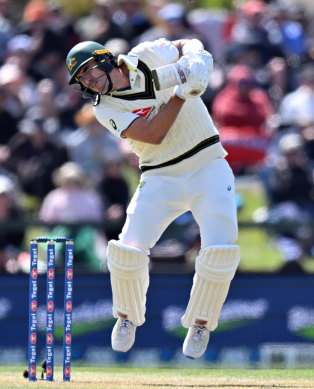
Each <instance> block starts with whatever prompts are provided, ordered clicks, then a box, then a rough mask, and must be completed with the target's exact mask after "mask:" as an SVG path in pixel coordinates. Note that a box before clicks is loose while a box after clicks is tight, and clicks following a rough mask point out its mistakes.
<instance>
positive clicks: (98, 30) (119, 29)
mask: <svg viewBox="0 0 314 389" xmlns="http://www.w3.org/2000/svg"><path fill="white" fill-rule="evenodd" d="M116 9H117V3H116V2H114V1H113V0H94V5H93V9H92V11H91V13H90V14H89V15H88V16H83V17H81V18H79V19H78V20H77V21H76V23H75V29H76V30H77V31H78V33H79V34H80V36H81V40H91V41H95V42H99V43H101V44H104V42H106V41H107V40H109V39H113V38H127V32H126V31H125V30H124V28H123V26H122V25H120V24H119V23H118V22H116V21H115V20H114V19H113V14H114V12H115V10H116Z"/></svg>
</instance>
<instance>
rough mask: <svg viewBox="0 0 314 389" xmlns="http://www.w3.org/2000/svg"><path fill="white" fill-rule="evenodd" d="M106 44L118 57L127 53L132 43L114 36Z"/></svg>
mask: <svg viewBox="0 0 314 389" xmlns="http://www.w3.org/2000/svg"><path fill="white" fill-rule="evenodd" d="M104 46H105V47H106V49H108V50H110V51H111V52H112V54H113V55H114V56H115V57H116V58H118V56H119V55H120V54H127V53H128V52H129V50H130V45H129V43H128V41H127V40H126V39H123V38H113V39H109V40H108V41H107V42H105V44H104Z"/></svg>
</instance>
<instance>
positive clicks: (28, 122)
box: [6, 118, 68, 201]
mask: <svg viewBox="0 0 314 389" xmlns="http://www.w3.org/2000/svg"><path fill="white" fill-rule="evenodd" d="M8 149H9V156H8V159H7V161H6V166H7V167H8V169H9V170H10V171H11V172H13V173H15V174H16V176H17V178H18V180H19V182H20V186H21V190H22V192H24V193H25V194H27V195H29V196H34V197H36V198H37V199H38V201H40V200H41V199H43V197H44V196H45V195H46V194H47V193H48V192H49V191H50V190H51V189H53V187H54V186H53V182H52V177H51V175H52V171H53V170H54V169H55V168H57V167H58V166H60V165H61V164H63V163H64V162H65V161H67V160H68V156H67V152H66V149H65V147H64V145H62V144H60V143H59V142H58V141H57V140H56V139H54V138H53V137H52V136H51V135H49V134H48V133H47V131H46V128H45V123H44V121H43V120H42V119H40V118H39V119H24V120H23V121H22V122H21V123H20V131H19V132H18V133H17V134H16V135H14V136H13V137H12V138H11V140H10V142H9V143H8Z"/></svg>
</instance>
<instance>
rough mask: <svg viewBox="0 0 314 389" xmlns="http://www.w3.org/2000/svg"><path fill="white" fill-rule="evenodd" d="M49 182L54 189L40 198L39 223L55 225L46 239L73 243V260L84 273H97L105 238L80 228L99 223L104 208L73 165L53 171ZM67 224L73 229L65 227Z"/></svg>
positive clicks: (97, 231)
mask: <svg viewBox="0 0 314 389" xmlns="http://www.w3.org/2000/svg"><path fill="white" fill-rule="evenodd" d="M53 180H54V184H55V186H56V189H54V190H52V191H51V192H49V193H48V194H47V196H46V197H45V198H44V200H43V203H42V206H41V208H40V211H39V219H40V220H41V221H43V222H45V223H48V224H49V223H53V224H57V225H58V226H57V227H55V228H53V229H52V230H51V231H50V232H49V234H50V235H52V236H57V235H59V236H60V234H61V236H69V237H71V238H73V239H74V241H75V248H74V253H75V258H76V261H77V262H78V263H79V264H80V265H82V266H85V267H86V269H88V270H97V271H99V270H101V269H102V267H103V262H104V260H105V247H106V241H105V237H104V236H103V234H102V231H101V229H100V228H97V227H93V226H88V225H87V226H86V225H85V226H84V224H88V223H101V222H103V220H104V206H103V203H102V201H101V198H100V196H99V195H98V194H97V193H96V192H95V191H94V189H93V188H92V187H90V184H89V182H88V175H87V174H85V173H84V171H83V170H82V169H81V168H80V167H79V166H78V165H77V164H76V163H74V162H67V163H65V164H63V165H62V166H60V168H59V169H57V170H55V171H54V173H53ZM68 223H70V224H71V223H72V224H73V223H74V225H72V226H67V225H66V224H68ZM63 224H65V225H63ZM100 248H101V249H100Z"/></svg>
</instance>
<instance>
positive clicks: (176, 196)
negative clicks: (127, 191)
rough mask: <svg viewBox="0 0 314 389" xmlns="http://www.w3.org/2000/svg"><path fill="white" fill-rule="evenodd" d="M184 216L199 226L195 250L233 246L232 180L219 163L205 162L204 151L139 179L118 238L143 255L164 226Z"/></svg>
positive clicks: (222, 162) (226, 167)
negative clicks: (190, 215) (199, 246)
mask: <svg viewBox="0 0 314 389" xmlns="http://www.w3.org/2000/svg"><path fill="white" fill-rule="evenodd" d="M186 211H191V213H192V214H193V217H194V218H195V221H196V222H197V223H198V225H199V228H200V237H201V248H206V247H208V246H212V245H228V244H234V243H235V242H236V241H237V239H238V224H237V209H236V202H235V188H234V175H233V172H232V170H231V168H230V166H229V164H228V162H227V161H226V160H225V159H224V158H217V159H214V160H211V159H210V155H209V153H208V149H205V150H202V151H201V152H199V153H197V154H196V155H194V156H193V157H191V158H188V159H186V160H184V161H182V162H180V163H178V164H175V165H172V166H168V167H165V168H161V169H156V170H149V171H146V172H144V173H143V174H142V176H141V180H140V184H139V186H138V188H137V190H136V192H135V193H134V196H133V198H132V200H131V202H130V204H129V206H128V209H127V218H126V222H125V225H124V227H123V229H122V232H121V234H120V235H119V239H120V240H121V241H122V242H123V243H124V244H126V245H129V246H132V247H137V248H139V249H141V250H143V251H144V252H146V253H147V255H149V252H150V251H149V250H150V249H151V248H152V247H153V246H154V245H155V244H156V242H157V241H158V240H159V238H160V237H161V235H162V233H163V232H164V231H165V229H166V228H167V227H168V226H169V224H170V223H171V222H173V221H174V220H175V219H176V218H177V217H178V216H180V215H181V214H183V213H185V212H186Z"/></svg>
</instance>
